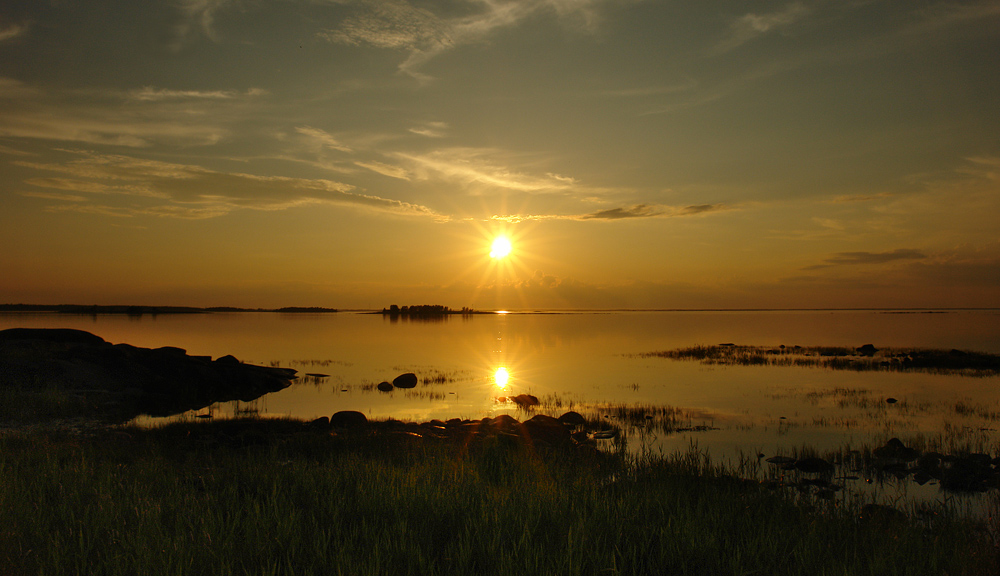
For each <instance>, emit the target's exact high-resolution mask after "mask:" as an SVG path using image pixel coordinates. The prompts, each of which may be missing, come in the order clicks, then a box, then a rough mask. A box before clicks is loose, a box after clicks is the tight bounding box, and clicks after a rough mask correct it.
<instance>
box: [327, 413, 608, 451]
mask: <svg viewBox="0 0 1000 576" xmlns="http://www.w3.org/2000/svg"><path fill="white" fill-rule="evenodd" d="M309 425H310V426H311V427H314V428H319V429H329V430H330V431H331V432H335V433H340V432H350V431H366V432H371V433H375V434H387V435H391V436H406V437H410V438H420V439H436V440H447V439H450V440H457V441H460V442H462V443H466V444H467V443H470V442H474V441H477V440H483V439H486V438H498V439H500V440H502V441H509V442H511V443H512V444H514V443H516V444H521V445H526V446H532V447H536V448H552V449H570V450H576V451H578V452H581V453H595V452H596V451H597V441H598V440H606V439H611V438H614V437H615V436H617V434H618V431H617V430H616V429H614V428H609V427H608V426H607V425H606V424H605V425H603V427H601V428H598V429H596V430H595V429H593V428H592V427H590V426H589V425H588V422H587V420H586V419H585V418H584V417H583V416H582V415H580V414H579V413H578V412H573V411H570V412H566V413H565V414H563V415H562V416H559V417H558V418H556V417H553V416H546V415H544V414H536V415H534V416H532V417H531V418H529V419H528V420H525V421H523V422H521V421H519V420H517V419H516V418H514V417H512V416H509V415H507V414H501V415H500V416H496V417H493V418H489V417H487V418H483V419H481V420H463V419H459V418H453V419H451V420H447V421H442V420H431V421H428V422H423V423H413V422H401V421H398V420H389V421H386V422H381V421H379V422H372V421H369V420H368V418H367V417H366V416H365V415H364V414H363V413H361V412H357V411H354V410H344V411H341V412H337V413H336V414H334V415H333V416H331V417H329V418H327V417H326V416H324V417H322V418H317V419H316V420H313V421H312V422H310V424H309Z"/></svg>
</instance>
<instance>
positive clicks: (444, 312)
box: [381, 304, 485, 318]
mask: <svg viewBox="0 0 1000 576" xmlns="http://www.w3.org/2000/svg"><path fill="white" fill-rule="evenodd" d="M381 314H382V315H383V316H391V317H400V316H402V317H404V318H436V317H442V316H449V315H453V314H459V315H462V316H468V315H471V314H485V312H480V311H478V310H473V309H472V308H468V307H465V306H463V307H462V309H461V310H452V309H451V308H449V307H447V306H442V305H440V304H421V305H419V306H403V307H399V306H397V305H396V304H393V305H391V306H389V307H388V308H383V309H382V312H381Z"/></svg>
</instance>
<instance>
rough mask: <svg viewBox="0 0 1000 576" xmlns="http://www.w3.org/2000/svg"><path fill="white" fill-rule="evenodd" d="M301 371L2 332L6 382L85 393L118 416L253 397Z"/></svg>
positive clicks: (33, 332)
mask: <svg viewBox="0 0 1000 576" xmlns="http://www.w3.org/2000/svg"><path fill="white" fill-rule="evenodd" d="M295 372H296V371H295V370H291V369H286V368H271V367H264V366H253V365H250V364H243V363H242V362H240V361H239V360H238V359H236V358H234V357H233V356H223V357H222V358H219V359H218V360H215V361H214V362H213V361H212V359H211V357H208V356H189V355H188V354H187V352H186V351H185V350H183V349H181V348H175V347H170V346H167V347H163V348H156V349H150V348H139V347H136V346H131V345H128V344H111V343H110V342H106V341H105V340H104V339H103V338H101V337H99V336H96V335H94V334H91V333H89V332H84V331H82V330H70V329H28V328H13V329H10V330H3V331H0V386H17V387H20V389H21V390H30V389H34V388H48V389H56V390H62V391H65V392H67V393H70V394H73V395H76V396H82V397H83V398H84V399H85V401H86V402H85V404H86V405H87V406H88V407H89V411H90V413H89V414H85V415H89V416H97V417H104V418H110V419H113V420H127V419H130V418H133V417H135V416H137V415H139V414H151V415H157V416H159V415H169V414H176V413H180V412H184V411H187V410H194V409H198V408H203V407H205V406H208V405H209V404H212V403H214V402H224V401H229V400H243V401H250V400H253V399H255V398H258V397H260V396H262V395H264V394H267V393H268V392H275V391H278V390H281V389H283V388H285V387H287V386H288V385H289V384H290V383H291V380H292V379H294V378H295Z"/></svg>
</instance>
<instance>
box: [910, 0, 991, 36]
mask: <svg viewBox="0 0 1000 576" xmlns="http://www.w3.org/2000/svg"><path fill="white" fill-rule="evenodd" d="M916 14H917V16H918V20H917V23H916V25H915V26H914V28H912V29H911V30H910V31H911V32H926V31H928V30H933V29H938V28H945V27H949V26H955V25H958V24H963V23H966V22H974V21H977V20H989V19H994V18H998V17H1000V4H998V3H997V2H995V1H994V0H984V1H980V2H971V3H961V4H958V3H954V2H941V3H936V4H933V5H930V6H925V7H922V8H919V9H918V10H917V12H916Z"/></svg>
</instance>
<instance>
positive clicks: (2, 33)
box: [0, 24, 28, 42]
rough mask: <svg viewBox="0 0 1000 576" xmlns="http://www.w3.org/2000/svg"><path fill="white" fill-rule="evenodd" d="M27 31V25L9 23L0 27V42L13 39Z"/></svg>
mask: <svg viewBox="0 0 1000 576" xmlns="http://www.w3.org/2000/svg"><path fill="white" fill-rule="evenodd" d="M27 33H28V27H27V26H25V25H23V24H9V25H7V26H4V27H2V28H0V42H6V41H8V40H14V39H15V38H20V37H22V36H24V35H25V34H27Z"/></svg>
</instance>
